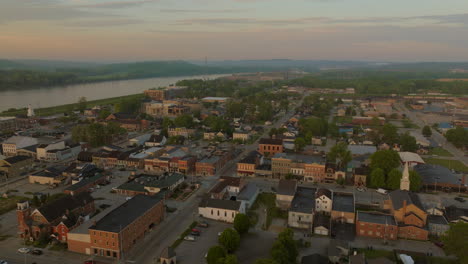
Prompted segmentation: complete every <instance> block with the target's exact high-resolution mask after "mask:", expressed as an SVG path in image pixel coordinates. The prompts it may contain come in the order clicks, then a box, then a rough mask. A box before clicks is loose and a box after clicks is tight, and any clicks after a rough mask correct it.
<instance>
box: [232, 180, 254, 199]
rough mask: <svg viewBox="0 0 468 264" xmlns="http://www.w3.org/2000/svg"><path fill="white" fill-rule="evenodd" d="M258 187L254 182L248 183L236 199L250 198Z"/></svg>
mask: <svg viewBox="0 0 468 264" xmlns="http://www.w3.org/2000/svg"><path fill="white" fill-rule="evenodd" d="M258 191H259V189H258V187H257V185H255V184H254V183H248V184H247V185H246V186H245V187H244V188H243V189H242V191H240V192H239V194H238V195H237V200H244V201H245V200H250V199H251V198H252V197H254V196H255V195H256V194H257V193H258Z"/></svg>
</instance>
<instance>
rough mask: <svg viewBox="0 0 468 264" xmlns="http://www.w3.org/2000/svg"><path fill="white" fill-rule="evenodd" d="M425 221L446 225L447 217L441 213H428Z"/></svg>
mask: <svg viewBox="0 0 468 264" xmlns="http://www.w3.org/2000/svg"><path fill="white" fill-rule="evenodd" d="M427 222H428V223H429V224H437V225H448V222H447V219H445V217H444V216H443V215H428V216H427Z"/></svg>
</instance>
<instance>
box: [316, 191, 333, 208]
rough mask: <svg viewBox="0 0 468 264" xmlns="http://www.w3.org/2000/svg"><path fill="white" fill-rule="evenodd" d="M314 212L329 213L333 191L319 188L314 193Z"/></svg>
mask: <svg viewBox="0 0 468 264" xmlns="http://www.w3.org/2000/svg"><path fill="white" fill-rule="evenodd" d="M314 200H315V212H322V213H326V214H328V215H329V214H330V213H331V211H332V206H333V193H332V191H330V190H328V189H325V188H319V189H318V190H317V192H316V193H315V197H314Z"/></svg>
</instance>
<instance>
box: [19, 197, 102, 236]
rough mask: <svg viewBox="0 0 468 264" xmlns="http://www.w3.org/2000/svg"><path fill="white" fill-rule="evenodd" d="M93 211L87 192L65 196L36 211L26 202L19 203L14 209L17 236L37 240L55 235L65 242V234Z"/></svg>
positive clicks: (92, 202) (91, 200) (91, 198)
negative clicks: (42, 236)
mask: <svg viewBox="0 0 468 264" xmlns="http://www.w3.org/2000/svg"><path fill="white" fill-rule="evenodd" d="M94 211H95V207H94V199H93V197H91V195H90V194H89V193H87V192H84V193H80V194H79V195H75V196H71V195H65V196H63V197H61V198H59V199H56V200H53V201H51V202H49V203H47V204H45V205H43V206H41V207H39V208H37V209H32V208H31V207H30V206H29V203H28V202H27V201H21V202H19V203H18V204H17V209H16V215H17V219H18V234H19V236H20V237H21V238H23V239H30V240H36V239H38V238H39V237H40V236H41V234H46V235H55V236H56V237H57V238H58V239H59V240H60V241H66V236H67V232H68V231H69V230H71V229H73V228H74V227H76V226H78V225H80V224H81V222H82V221H83V217H84V216H89V215H91V214H92V213H94ZM65 227H66V228H65Z"/></svg>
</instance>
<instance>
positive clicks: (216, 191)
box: [208, 176, 246, 199]
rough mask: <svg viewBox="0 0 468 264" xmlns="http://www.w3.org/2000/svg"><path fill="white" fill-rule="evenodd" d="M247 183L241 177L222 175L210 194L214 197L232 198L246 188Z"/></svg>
mask: <svg viewBox="0 0 468 264" xmlns="http://www.w3.org/2000/svg"><path fill="white" fill-rule="evenodd" d="M245 184H246V183H245V181H244V179H242V178H241V177H230V176H221V177H220V178H219V180H218V183H216V184H215V185H214V186H213V188H211V190H209V191H208V194H209V196H210V197H211V198H212V199H230V198H231V197H233V196H234V197H236V196H237V195H238V194H239V193H240V191H241V190H242V189H244V187H245Z"/></svg>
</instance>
